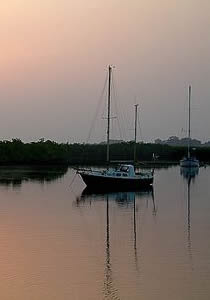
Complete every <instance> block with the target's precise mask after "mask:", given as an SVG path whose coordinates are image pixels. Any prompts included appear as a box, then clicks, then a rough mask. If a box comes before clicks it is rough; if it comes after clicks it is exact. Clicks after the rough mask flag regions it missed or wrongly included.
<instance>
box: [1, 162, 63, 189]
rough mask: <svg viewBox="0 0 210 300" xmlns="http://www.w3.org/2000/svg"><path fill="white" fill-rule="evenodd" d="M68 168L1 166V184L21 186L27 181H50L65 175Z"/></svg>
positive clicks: (14, 186)
mask: <svg viewBox="0 0 210 300" xmlns="http://www.w3.org/2000/svg"><path fill="white" fill-rule="evenodd" d="M67 170H68V167H66V166H24V167H19V166H17V167H0V185H3V186H6V187H13V188H19V187H20V186H21V185H22V183H23V182H27V181H33V182H39V183H41V184H44V183H50V182H52V181H55V180H57V179H59V178H61V177H63V175H64V174H65V173H66V172H67Z"/></svg>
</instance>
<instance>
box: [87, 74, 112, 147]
mask: <svg viewBox="0 0 210 300" xmlns="http://www.w3.org/2000/svg"><path fill="white" fill-rule="evenodd" d="M107 80H108V76H107V75H106V79H105V82H104V86H103V89H102V92H101V95H100V98H99V101H98V104H97V107H96V111H95V114H94V118H93V120H92V123H91V127H90V130H89V133H88V138H87V140H86V144H87V143H88V142H89V140H90V137H91V134H92V131H93V128H94V125H95V121H96V118H97V115H98V113H99V109H100V107H101V104H102V100H103V96H104V92H105V88H106V85H107Z"/></svg>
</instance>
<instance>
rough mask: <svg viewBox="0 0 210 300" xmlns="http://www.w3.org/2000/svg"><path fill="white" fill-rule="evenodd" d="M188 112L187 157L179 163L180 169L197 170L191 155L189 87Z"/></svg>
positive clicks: (196, 161) (197, 165) (197, 161)
mask: <svg viewBox="0 0 210 300" xmlns="http://www.w3.org/2000/svg"><path fill="white" fill-rule="evenodd" d="M188 97H189V99H188V100H189V110H188V149H187V157H184V158H183V159H182V160H181V161H180V166H181V167H182V168H199V160H198V159H196V158H195V157H194V156H192V155H191V152H190V150H191V128H190V127H191V123H190V122H191V117H190V106H191V86H189V94H188Z"/></svg>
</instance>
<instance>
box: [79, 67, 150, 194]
mask: <svg viewBox="0 0 210 300" xmlns="http://www.w3.org/2000/svg"><path fill="white" fill-rule="evenodd" d="M111 80H112V66H109V68H108V109H107V122H108V123H107V153H106V154H107V155H106V156H107V157H106V161H107V165H108V164H109V163H110V155H109V148H110V147H109V146H110V111H111ZM135 107H136V110H135V143H134V145H135V146H134V160H135V159H136V158H135V156H136V120H137V105H136V106H135ZM77 173H78V174H79V175H80V176H81V177H82V179H83V181H84V183H85V184H86V185H87V186H88V187H89V188H93V189H94V188H97V189H125V188H126V189H133V188H134V189H139V188H143V187H147V186H150V185H151V184H152V183H153V177H154V174H153V173H154V172H153V171H147V172H146V171H144V172H143V171H141V172H138V173H137V172H136V171H135V166H134V164H120V165H117V166H116V167H108V168H107V169H105V170H92V169H79V170H77Z"/></svg>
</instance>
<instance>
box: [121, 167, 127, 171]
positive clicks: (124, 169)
mask: <svg viewBox="0 0 210 300" xmlns="http://www.w3.org/2000/svg"><path fill="white" fill-rule="evenodd" d="M120 171H122V172H128V167H121V168H120Z"/></svg>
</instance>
